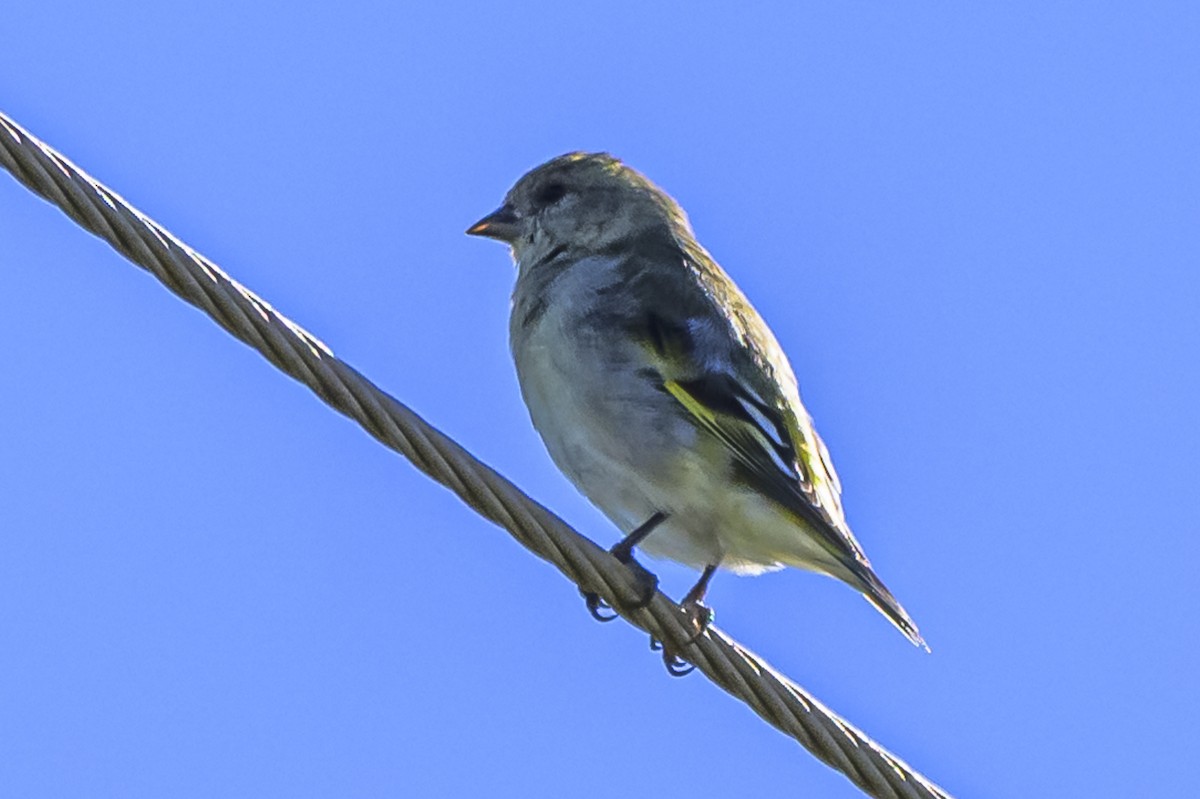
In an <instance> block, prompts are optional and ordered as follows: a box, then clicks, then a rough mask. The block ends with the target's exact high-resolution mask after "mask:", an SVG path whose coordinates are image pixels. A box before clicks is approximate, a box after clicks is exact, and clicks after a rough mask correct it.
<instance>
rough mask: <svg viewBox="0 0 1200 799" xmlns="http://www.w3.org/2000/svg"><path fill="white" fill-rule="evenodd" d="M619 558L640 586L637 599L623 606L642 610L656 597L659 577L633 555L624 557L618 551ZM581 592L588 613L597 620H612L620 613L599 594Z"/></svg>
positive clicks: (628, 609)
mask: <svg viewBox="0 0 1200 799" xmlns="http://www.w3.org/2000/svg"><path fill="white" fill-rule="evenodd" d="M617 559H618V560H620V561H621V562H622V563H624V564H625V565H626V566H627V567H628V568H629V571H630V572H631V573H632V574H633V578H634V580H635V581H636V582H637V586H638V597H637V599H635V600H634V601H633V602H630V603H628V604H623V605H622V606H621V607H622V609H623V610H626V611H630V610H641V609H642V608H644V607H646V606H647V605H649V604H650V602H651V601H652V600H653V599H654V595H655V593H657V592H658V577H656V576H655V574H654V572H652V571H650V570H649V569H647V568H646V567H645V566H643V565H642V564H640V563H638V562H637V561H636V560H634V559H633V556H632V555H628V554H626V555H624V557H622V553H617ZM579 593H581V594H583V599H584V604H586V605H587V609H588V613H590V614H591V615H592V618H593V619H595V620H596V621H605V622H608V621H612V620H613V619H615V618H616V617H617V616H618V615H619V614H618V613H617V612H616V611H615V609H614V608H613V607H612V606H611V605H609V604H608V603H607V602H605V601H604V600H603V599H601V598H600V595H599V594H596V593H593V592H591V591H583V590H580V592H579ZM606 611H611V612H606Z"/></svg>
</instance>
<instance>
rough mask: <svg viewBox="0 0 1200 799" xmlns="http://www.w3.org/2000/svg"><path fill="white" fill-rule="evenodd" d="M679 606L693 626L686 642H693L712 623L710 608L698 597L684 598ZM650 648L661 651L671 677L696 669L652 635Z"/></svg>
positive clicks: (681, 675)
mask: <svg viewBox="0 0 1200 799" xmlns="http://www.w3.org/2000/svg"><path fill="white" fill-rule="evenodd" d="M680 607H682V608H683V612H684V613H685V614H686V615H687V619H688V623H689V624H690V625H691V627H692V628H693V631H692V634H691V635H690V636H688V639H687V644H689V645H690V644H694V643H695V642H696V641H697V640H698V639H699V638H700V636H702V635H704V632H705V631H706V630H707V629H708V628H709V625H711V624H712V620H713V615H714V614H713V611H712V608H710V607H708V606H707V605H705V604H704V603H702V602H701V601H700V600H698V599H685V600H684V601H683V604H682V605H680ZM650 649H651V651H654V652H662V658H663V663H664V664H665V665H666V667H667V673H668V674H670V675H671V676H672V677H684V676H686V675H688V674H691V673H692V672H693V671H695V670H696V666H695V664H692V663H688V662H687V661H686V660H684V659H683V658H682V657H680V656H679V654H678V653H677V652H676V651H675V650H674V649H672V648H671V647H668V646H667V645H666V644H664V643H663V642H662V641H660V640H658V639H657V638H655V637H654V636H650Z"/></svg>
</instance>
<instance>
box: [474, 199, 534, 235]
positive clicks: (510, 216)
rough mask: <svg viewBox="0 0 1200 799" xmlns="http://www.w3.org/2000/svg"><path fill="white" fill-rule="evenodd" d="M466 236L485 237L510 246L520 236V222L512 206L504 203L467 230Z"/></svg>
mask: <svg viewBox="0 0 1200 799" xmlns="http://www.w3.org/2000/svg"><path fill="white" fill-rule="evenodd" d="M467 235H468V236H487V237H488V238H489V239H498V240H500V241H504V242H508V243H509V244H512V243H513V242H514V241H516V240H517V237H518V236H520V235H521V225H520V220H519V219H517V214H516V212H515V211H513V208H512V206H511V205H509V204H508V203H505V204H504V205H502V206H500V207H499V208H497V209H496V210H495V211H492V212H491V213H490V214H488V215H487V216H485V217H484V218H483V219H480V220H479V221H478V222H476V223H475V224H473V225H471V226H470V227H469V228H467Z"/></svg>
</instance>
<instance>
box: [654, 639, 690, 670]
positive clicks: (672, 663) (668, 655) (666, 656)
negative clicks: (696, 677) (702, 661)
mask: <svg viewBox="0 0 1200 799" xmlns="http://www.w3.org/2000/svg"><path fill="white" fill-rule="evenodd" d="M650 651H651V652H662V659H663V665H665V666H666V667H667V674H670V675H671V676H672V677H686V676H687V675H689V674H691V673H692V672H693V671H695V670H696V666H695V665H694V664H691V663H688V662H687V661H686V660H684V659H683V658H681V657H679V655H677V654H675V651H674V650H673V649H670V648H669V647H667V646H666V645H664V644H663V642H662V641H660V640H658V639H657V638H655V637H654V636H653V635H652V636H650Z"/></svg>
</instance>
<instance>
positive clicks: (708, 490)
mask: <svg viewBox="0 0 1200 799" xmlns="http://www.w3.org/2000/svg"><path fill="white" fill-rule="evenodd" d="M467 233H469V234H471V235H477V236H487V237H490V238H493V239H498V240H500V241H502V242H505V243H507V244H508V245H509V246H510V247H511V249H512V256H513V260H514V261H515V262H516V265H517V281H516V287H515V289H514V291H513V301H512V316H511V319H510V323H509V335H510V343H511V346H512V353H513V359H514V361H515V362H516V368H517V377H518V380H519V382H520V385H521V393H522V395H523V396H524V398H525V403H526V405H528V407H529V413H530V416H531V417H532V419H533V425H534V427H536V428H537V430H538V432H539V433H540V434H541V436H542V440H543V441H544V442H545V444H546V448H547V449H548V450H549V451H550V456H551V458H553V460H554V463H555V464H556V465H557V466H558V468H559V469H561V470H562V471H563V473H564V474H566V476H567V477H568V478H569V479H570V480H571V482H573V483H574V484H575V486H576V487H577V488H578V489H579V490H580V491H582V492H583V494H584V495H586V496H587V497H588V499H590V500H591V501H592V502H593V503H594V504H595V505H596V506H597V507H599V508H600V510H601V511H603V512H604V513H605V515H607V516H608V517H609V518H610V519H611V520H612V521H613V522H614V523H615V524H616V525H617V526H618V527H619V528H620V529H621V531H622V532H623V533H624V534H625V538H624V539H623V540H622V541H621V542H620V543H619V544H617V545H616V546H615V547H613V550H612V552H613V554H614V555H616V556H617V557H618V558H619V559H620V560H621V561H622V562H624V563H626V564H629V565H630V567H631V568H634V569H635V570H636V573H638V574H640V575H642V576H643V579H645V580H646V583H645V585H646V589H647V595H646V601H649V597H650V596H652V595H653V591H654V586H655V580H654V577H653V575H650V574H649V573H648V572H645V570H644V569H641V568H640V567H639V566H638V565H637V564H636V561H634V560H633V549H634V547H635V546H637V547H640V548H641V549H642V550H643V551H645V552H646V553H647V554H650V555H654V556H658V557H665V558H668V559H670V560H674V561H678V562H680V563H683V564H685V565H688V566H691V567H693V568H696V569H699V570H701V577H700V579H699V581H698V582H697V583H696V585H695V587H694V588H692V590H691V591H689V592H688V594H687V596H686V597H685V598H684V600H683V602H682V603H681V604H682V606H683V607H684V609H685V610H686V611H687V612H688V615H689V617H690V618H691V619H692V621H693V623H694V624H695V627H696V630H697V634H699V633H701V632H702V631H703V629H704V628H705V626H707V624H708V622H709V620H710V619H711V612H710V611H709V610H708V608H706V607H705V606H704V604H703V599H704V595H705V592H706V590H707V588H708V583H709V580H710V579H711V578H712V576H713V573H714V572H715V571H716V570H717V569H718V568H724V569H728V570H730V571H733V572H735V573H739V574H759V573H762V572H765V571H770V570H774V569H779V568H782V567H783V566H795V567H798V568H801V569H807V570H809V571H814V572H819V573H821V574H826V575H829V576H831V577H836V578H837V579H839V580H841V581H842V582H844V583H846V584H847V585H849V586H850V587H851V588H854V589H855V590H856V591H859V592H860V593H861V594H862V595H863V596H864V597H866V598H867V600H868V601H869V602H870V603H871V604H872V605H874V606H875V607H876V608H878V609H879V610H880V612H882V613H883V615H884V616H886V617H887V618H888V619H889V620H890V621H891V622H892V623H893V624H894V625H896V627H898V628H899V629H900V631H901V632H903V633H904V634H905V635H906V636H907V637H908V639H909V640H910V641H912V642H913V643H914V644H917V645H920V646H924V645H925V642H924V640H923V639H922V638H921V635H920V633H919V632H918V631H917V626H916V624H914V623H913V621H912V619H911V618H909V615H908V614H907V613H906V612H905V610H904V608H903V607H901V606H900V603H899V602H897V601H896V599H895V597H893V596H892V594H891V592H890V591H888V589H887V588H886V587H885V586H884V584H883V583H882V582H881V581H880V579H879V578H878V577H876V576H875V572H874V571H873V570H872V569H871V564H870V562H869V561H868V560H867V557H866V555H865V554H864V553H863V550H862V548H861V547H860V546H859V544H858V542H857V541H856V540H855V538H854V535H853V533H851V532H850V527H849V526H848V525H847V524H846V519H845V516H844V514H843V511H842V504H841V498H840V495H841V485H840V484H839V482H838V478H837V474H836V473H835V472H834V470H833V464H832V463H831V462H830V458H829V452H828V451H827V450H826V448H825V444H824V443H823V442H822V441H821V438H820V437H819V436H818V435H817V431H816V430H815V429H814V428H813V423H812V419H811V418H810V417H809V415H808V412H807V411H806V410H805V409H804V406H803V405H802V404H801V402H800V393H799V390H798V388H797V385H796V378H795V376H794V375H793V373H792V368H791V366H790V364H789V363H788V360H787V357H786V356H785V355H784V353H783V350H782V349H781V348H780V346H779V343H778V342H777V341H776V340H775V336H774V335H773V334H772V333H771V331H770V329H769V328H768V327H767V325H766V323H765V322H763V320H762V318H761V317H760V316H759V315H758V313H757V312H756V311H755V310H754V308H753V307H751V305H750V303H749V301H748V300H747V299H746V298H745V296H744V295H743V294H742V292H741V291H740V290H739V289H738V288H737V286H735V285H734V283H733V281H732V280H731V279H730V278H729V276H728V275H726V274H725V272H724V271H722V269H721V267H720V266H718V265H717V263H716V261H714V260H713V259H712V256H710V255H709V254H708V252H706V251H705V249H704V248H703V247H701V246H700V244H699V243H698V242H697V241H696V238H695V236H694V234H693V233H692V228H691V225H690V224H689V223H688V220H687V217H686V215H685V214H684V212H683V210H682V209H681V208H680V207H679V205H678V204H677V203H676V202H675V200H673V199H672V198H671V197H670V196H668V195H667V194H666V192H664V191H662V190H661V189H659V188H658V187H657V186H656V185H654V184H653V183H651V182H650V181H649V180H648V179H647V178H646V177H645V176H643V175H642V174H641V173H639V172H637V171H635V170H634V169H632V168H630V167H628V166H626V165H625V164H623V163H622V162H621V161H619V160H617V159H616V158H613V157H612V156H610V155H607V154H605V153H569V154H567V155H563V156H560V157H558V158H555V159H553V160H551V161H549V162H547V163H545V164H542V165H541V166H539V167H537V168H536V169H533V170H532V171H530V172H529V173H527V174H526V175H525V176H524V177H522V178H521V179H520V180H518V181H517V183H516V185H515V186H513V188H512V189H511V190H510V191H509V192H508V195H507V196H506V197H505V199H504V204H503V205H501V206H500V208H499V209H497V210H496V211H495V212H493V213H491V214H489V215H488V216H486V217H484V218H483V219H481V220H480V221H479V222H477V223H475V224H474V225H472V226H471V227H470V228H469V229H468V230H467ZM588 606H589V609H590V610H591V611H592V614H593V615H594V616H596V617H597V618H601V619H607V618H609V617H607V616H602V615H601V614H600V607H601V603H600V601H599V599H598V598H596V597H594V596H590V597H589V600H588ZM664 654H665V656H666V657H667V664H668V667H672V664H673V662H674V663H676V664H678V663H680V661H678V660H677V658H676V656H675V655H674V654H671V653H664ZM672 671H673V672H674V671H675V669H674V668H672Z"/></svg>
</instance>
